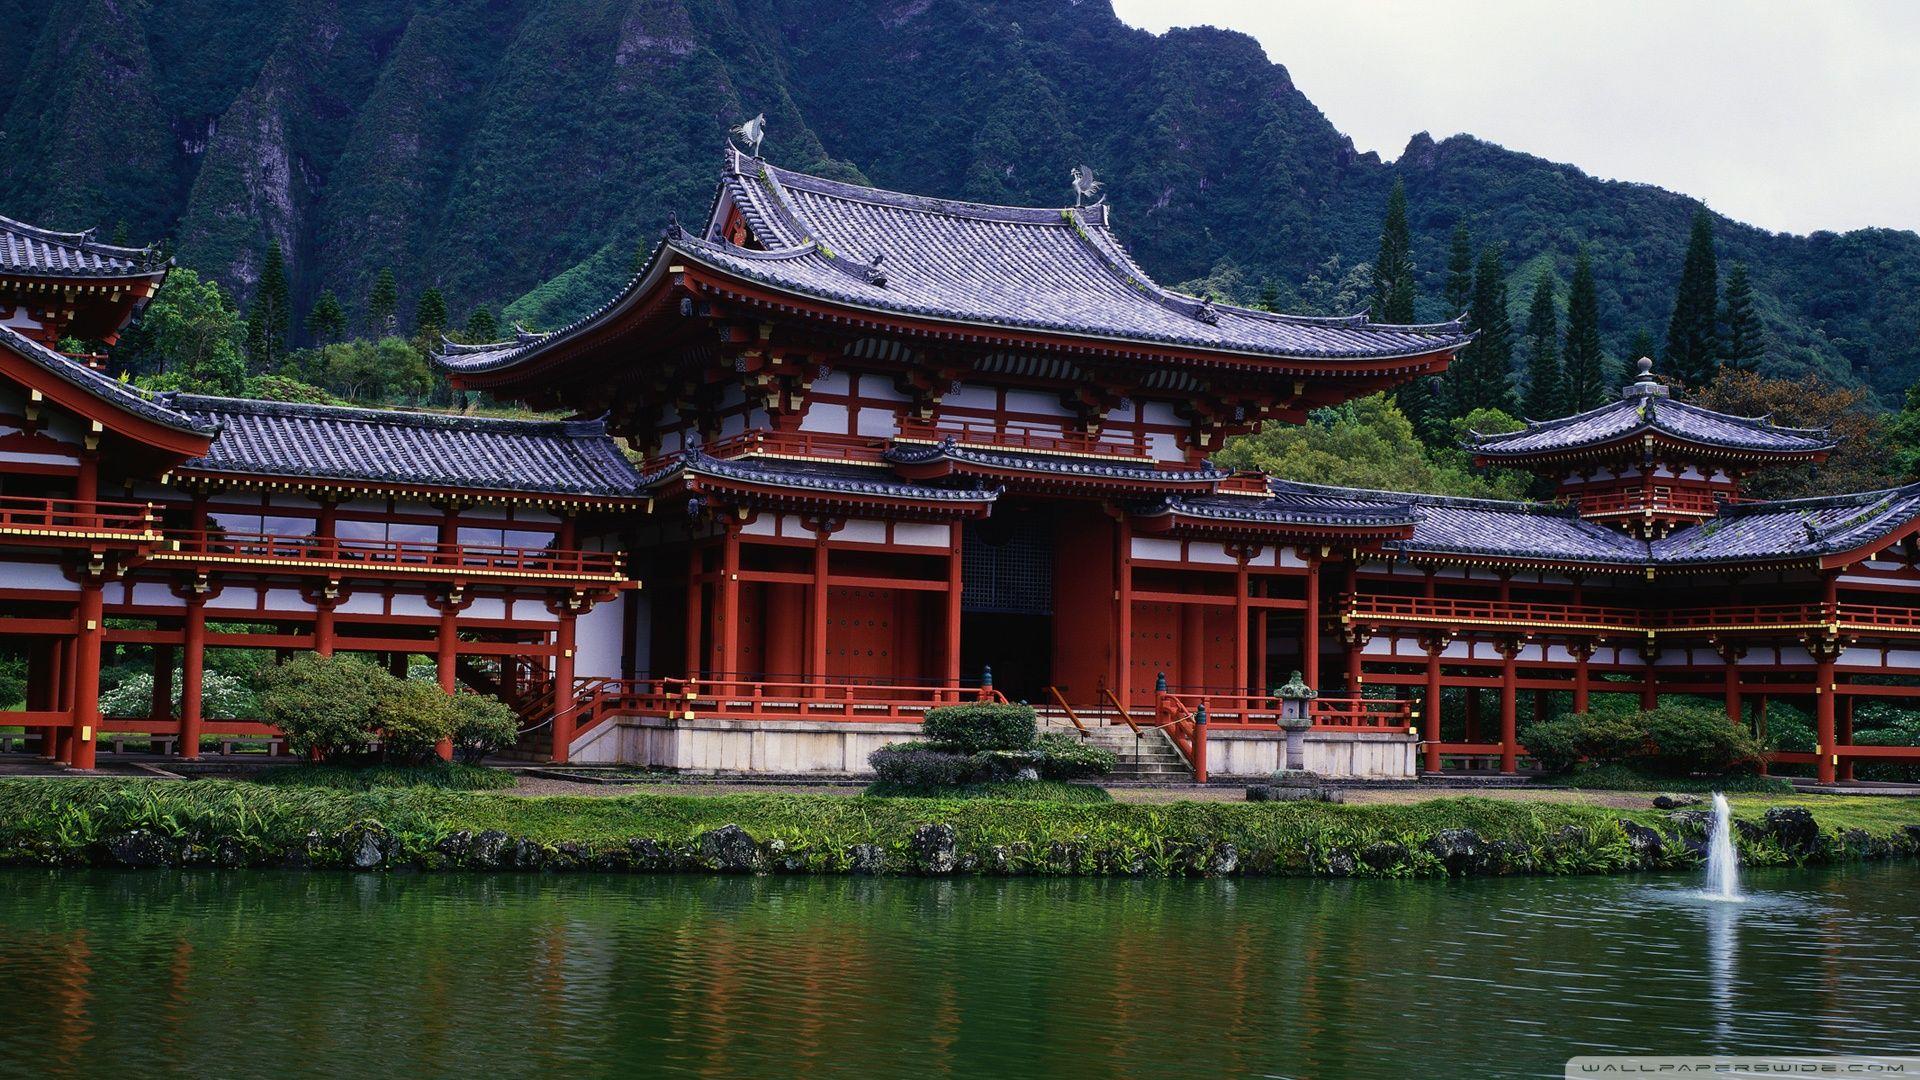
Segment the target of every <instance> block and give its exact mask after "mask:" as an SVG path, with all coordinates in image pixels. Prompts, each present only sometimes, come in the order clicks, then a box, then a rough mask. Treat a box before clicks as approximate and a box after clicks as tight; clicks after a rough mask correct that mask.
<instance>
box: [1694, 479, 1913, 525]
mask: <svg viewBox="0 0 1920 1080" xmlns="http://www.w3.org/2000/svg"><path fill="white" fill-rule="evenodd" d="M1914 496H1920V481H1915V482H1913V483H1911V484H1902V485H1901V486H1899V487H1890V488H1875V489H1874V490H1872V491H1847V492H1841V493H1840V494H1837V495H1808V496H1803V497H1801V498H1797V499H1755V500H1753V501H1751V502H1737V503H1726V504H1723V505H1722V506H1721V507H1720V512H1719V514H1718V515H1717V516H1718V517H1721V518H1735V517H1747V516H1750V515H1753V514H1764V513H1769V512H1778V511H1782V510H1826V509H1833V508H1837V507H1848V506H1869V505H1872V504H1873V503H1876V502H1883V501H1886V500H1889V499H1897V498H1906V497H1914Z"/></svg>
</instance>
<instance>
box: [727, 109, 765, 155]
mask: <svg viewBox="0 0 1920 1080" xmlns="http://www.w3.org/2000/svg"><path fill="white" fill-rule="evenodd" d="M733 133H734V134H735V135H738V136H740V140H741V141H742V142H744V143H746V144H747V153H748V154H750V155H751V156H753V157H759V156H760V140H761V139H764V138H766V136H767V114H766V113H761V114H760V115H758V116H756V117H754V118H753V119H751V120H749V121H747V122H746V123H744V124H741V125H740V126H739V127H737V128H734V129H733Z"/></svg>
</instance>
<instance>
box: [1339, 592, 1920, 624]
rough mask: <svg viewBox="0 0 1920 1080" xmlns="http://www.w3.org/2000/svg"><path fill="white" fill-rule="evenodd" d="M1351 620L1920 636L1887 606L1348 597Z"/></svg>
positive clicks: (1916, 620)
mask: <svg viewBox="0 0 1920 1080" xmlns="http://www.w3.org/2000/svg"><path fill="white" fill-rule="evenodd" d="M1343 605H1344V606H1345V608H1346V610H1347V616H1348V617H1349V618H1351V619H1355V620H1358V621H1361V622H1367V623H1396V622H1400V623H1417V624H1439V625H1453V626H1471V625H1480V626H1487V627H1490V628H1495V629H1498V628H1502V627H1513V628H1516V629H1527V630H1535V629H1548V630H1551V629H1556V628H1562V629H1569V630H1600V631H1605V630H1620V631H1624V632H1627V633H1635V634H1648V633H1651V634H1663V633H1664V634H1671V633H1679V632H1686V631H1698V630H1714V631H1721V632H1738V631H1743V630H1754V631H1778V630H1797V629H1815V628H1819V627H1823V626H1838V627H1843V628H1848V629H1852V628H1864V629H1881V630H1892V631H1908V632H1920V608H1912V607H1898V606H1891V605H1880V604H1859V603H1852V602H1845V603H1839V604H1822V603H1807V604H1723V605H1718V606H1711V607H1690V608H1671V609H1668V610H1664V611H1662V610H1640V609H1635V608H1620V607H1603V606H1599V605H1593V604H1552V603H1533V602H1528V601H1499V600H1457V599H1448V598H1444V597H1422V596H1364V595H1363V596H1351V595H1349V596H1347V597H1344V598H1343Z"/></svg>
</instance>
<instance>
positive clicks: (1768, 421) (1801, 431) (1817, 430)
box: [1655, 397, 1833, 437]
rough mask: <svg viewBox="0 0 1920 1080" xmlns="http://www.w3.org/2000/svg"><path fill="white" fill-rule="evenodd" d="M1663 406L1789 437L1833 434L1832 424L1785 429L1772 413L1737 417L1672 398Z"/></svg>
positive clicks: (1665, 400)
mask: <svg viewBox="0 0 1920 1080" xmlns="http://www.w3.org/2000/svg"><path fill="white" fill-rule="evenodd" d="M1661 404H1662V405H1677V406H1679V407H1680V408H1682V409H1687V410H1689V411H1692V412H1696V413H1701V414H1703V415H1706V416H1711V417H1713V418H1714V419H1716V420H1731V421H1733V422H1735V423H1738V424H1747V425H1750V426H1752V427H1756V428H1762V429H1764V430H1767V431H1773V432H1784V433H1786V434H1789V435H1813V436H1821V437H1824V436H1827V435H1831V434H1833V425H1831V424H1826V425H1823V426H1821V427H1807V428H1803V427H1783V426H1781V425H1779V424H1776V423H1774V422H1773V414H1772V413H1762V414H1761V415H1759V416H1736V415H1735V414H1733V413H1723V412H1721V411H1719V410H1718V409H1709V408H1707V407H1706V406H1704V405H1696V404H1694V403H1693V402H1691V401H1682V400H1680V399H1679V398H1671V397H1670V398H1665V399H1663V400H1662V402H1661ZM1655 415H1658V411H1657V410H1656V412H1655Z"/></svg>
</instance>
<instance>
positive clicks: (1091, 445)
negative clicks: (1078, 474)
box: [899, 417, 1151, 461]
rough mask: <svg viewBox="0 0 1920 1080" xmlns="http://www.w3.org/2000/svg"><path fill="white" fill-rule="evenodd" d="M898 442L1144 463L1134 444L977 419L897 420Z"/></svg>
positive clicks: (1143, 453)
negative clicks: (950, 443) (945, 442)
mask: <svg viewBox="0 0 1920 1080" xmlns="http://www.w3.org/2000/svg"><path fill="white" fill-rule="evenodd" d="M899 437H900V438H901V439H907V440H919V441H922V442H925V441H929V440H938V439H946V438H951V439H953V440H954V441H956V442H961V443H965V444H967V445H969V446H988V447H997V448H999V449H1002V450H1027V451H1039V452H1042V453H1054V454H1097V455H1099V456H1101V457H1117V458H1131V459H1134V460H1137V461H1147V460H1150V459H1151V455H1150V454H1148V453H1147V450H1146V447H1144V446H1139V445H1136V444H1134V443H1115V442H1103V441H1101V440H1100V438H1099V437H1098V436H1095V435H1088V434H1086V433H1084V432H1078V431H1062V432H1058V433H1055V432H1043V431H1029V430H1026V429H1024V428H1017V427H1008V426H1006V425H1004V424H993V423H987V422H984V421H979V420H958V419H952V418H948V419H943V420H916V419H913V418H910V417H909V418H903V419H902V420H901V421H900V435H899Z"/></svg>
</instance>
